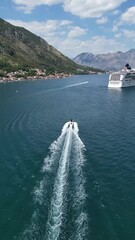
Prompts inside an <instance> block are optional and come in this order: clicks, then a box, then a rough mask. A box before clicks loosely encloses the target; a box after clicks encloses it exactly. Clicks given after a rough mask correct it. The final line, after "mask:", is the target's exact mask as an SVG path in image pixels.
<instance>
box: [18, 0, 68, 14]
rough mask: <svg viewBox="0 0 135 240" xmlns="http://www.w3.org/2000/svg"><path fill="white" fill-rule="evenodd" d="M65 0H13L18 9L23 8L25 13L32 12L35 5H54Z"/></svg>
mask: <svg viewBox="0 0 135 240" xmlns="http://www.w3.org/2000/svg"><path fill="white" fill-rule="evenodd" d="M63 1H64V0H38V1H37V0H13V2H14V3H15V4H16V5H17V9H18V10H22V11H24V12H25V13H31V12H32V11H33V10H34V9H35V7H38V6H41V5H49V6H51V5H54V4H60V3H62V2H63Z"/></svg>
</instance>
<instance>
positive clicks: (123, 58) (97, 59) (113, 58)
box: [73, 49, 135, 71]
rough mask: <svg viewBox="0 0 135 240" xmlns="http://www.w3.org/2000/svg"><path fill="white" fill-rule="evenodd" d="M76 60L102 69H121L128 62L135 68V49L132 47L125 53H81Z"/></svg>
mask: <svg viewBox="0 0 135 240" xmlns="http://www.w3.org/2000/svg"><path fill="white" fill-rule="evenodd" d="M73 60H74V62H76V63H78V64H82V65H84V66H91V67H94V68H99V69H102V70H105V71H106V70H107V71H109V70H120V69H122V68H123V67H124V66H125V64H126V63H129V64H130V65H131V66H132V67H133V68H135V49H131V50H129V51H127V52H125V53H123V52H120V51H119V52H116V53H108V54H97V55H94V54H92V53H81V54H79V55H78V56H76V57H75V58H74V59H73Z"/></svg>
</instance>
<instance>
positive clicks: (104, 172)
mask: <svg viewBox="0 0 135 240" xmlns="http://www.w3.org/2000/svg"><path fill="white" fill-rule="evenodd" d="M107 83H108V75H93V76H92V75H91V76H76V77H71V78H66V79H57V80H47V81H45V80H37V81H28V82H27V81H24V82H14V83H6V84H0V239H2V240H14V239H17V240H48V239H50V240H56V239H58V240H72V239H74V240H127V239H128V240H133V239H134V238H135V219H134V216H135V200H134V198H135V111H134V109H135V88H134V87H132V88H127V89H122V90H112V89H108V88H107ZM70 118H72V119H74V120H75V121H76V122H77V124H78V127H77V125H76V132H75V133H74V132H73V131H72V129H67V128H66V125H65V123H66V122H68V121H69V119H70ZM63 126H64V130H63V133H62V134H61V131H62V128H63ZM78 130H79V134H78ZM56 140H57V141H56ZM84 146H85V147H84ZM49 147H50V148H49Z"/></svg>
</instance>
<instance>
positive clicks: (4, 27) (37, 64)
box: [0, 18, 95, 73]
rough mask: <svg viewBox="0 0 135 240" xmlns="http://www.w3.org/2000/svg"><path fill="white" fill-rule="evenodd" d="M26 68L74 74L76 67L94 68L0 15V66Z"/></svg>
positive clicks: (4, 67) (86, 69)
mask: <svg viewBox="0 0 135 240" xmlns="http://www.w3.org/2000/svg"><path fill="white" fill-rule="evenodd" d="M28 68H40V69H46V70H47V72H55V71H58V72H65V73H77V69H78V68H79V69H83V70H84V72H87V71H90V70H93V71H95V69H93V68H88V67H84V66H80V65H77V64H76V63H75V62H74V61H72V60H70V59H69V58H67V57H65V56H64V55H63V54H62V53H61V52H59V51H58V50H57V49H55V48H54V47H52V46H51V45H49V44H48V43H47V42H46V41H45V40H43V39H42V38H41V37H38V36H36V35H35V34H33V33H31V32H29V31H28V30H26V29H24V28H21V27H16V26H13V25H11V24H10V23H8V22H6V21H4V20H3V19H1V18H0V69H1V70H5V71H7V72H10V71H14V70H18V69H23V70H27V69H28Z"/></svg>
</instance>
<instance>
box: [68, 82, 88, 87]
mask: <svg viewBox="0 0 135 240" xmlns="http://www.w3.org/2000/svg"><path fill="white" fill-rule="evenodd" d="M87 83H88V81H85V82H80V83H74V84H70V85H67V86H65V87H63V89H66V88H71V87H75V86H79V85H83V84H87Z"/></svg>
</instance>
